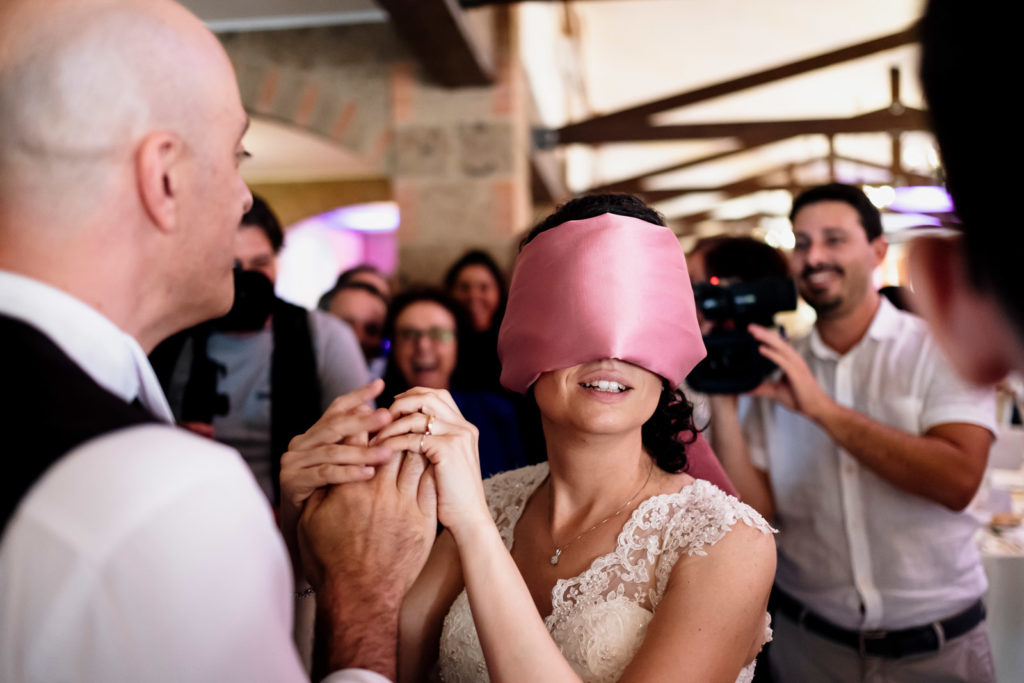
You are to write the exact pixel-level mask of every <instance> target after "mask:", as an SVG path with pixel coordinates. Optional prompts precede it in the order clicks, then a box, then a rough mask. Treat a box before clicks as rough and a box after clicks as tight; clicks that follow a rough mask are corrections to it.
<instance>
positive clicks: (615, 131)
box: [559, 107, 929, 144]
mask: <svg viewBox="0 0 1024 683" xmlns="http://www.w3.org/2000/svg"><path fill="white" fill-rule="evenodd" d="M928 129H929V127H928V119H927V116H926V114H925V113H924V112H923V111H921V110H920V109H913V108H910V107H906V108H899V109H898V110H896V111H894V110H893V109H891V108H888V109H881V110H878V111H874V112H871V113H869V114H864V115H862V116H855V117H851V118H835V119H803V120H799V119H798V120H791V121H738V122H734V123H688V124H679V125H668V126H650V125H647V124H643V123H637V122H625V123H622V124H617V125H615V126H607V127H604V128H602V129H601V130H600V131H595V130H589V131H584V132H582V133H580V134H579V135H578V136H574V137H573V138H572V139H562V138H560V139H559V142H560V143H569V142H574V143H588V144H599V143H600V144H605V143H612V142H644V141H668V140H707V139H713V138H740V139H741V140H743V139H754V140H760V139H762V138H766V137H775V138H787V137H796V136H798V135H815V134H818V135H841V134H845V133H892V132H903V131H911V130H928Z"/></svg>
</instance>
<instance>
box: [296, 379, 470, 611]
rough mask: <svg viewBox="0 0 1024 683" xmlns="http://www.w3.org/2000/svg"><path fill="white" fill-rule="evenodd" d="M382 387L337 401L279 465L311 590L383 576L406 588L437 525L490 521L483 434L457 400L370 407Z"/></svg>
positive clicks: (425, 396)
mask: <svg viewBox="0 0 1024 683" xmlns="http://www.w3.org/2000/svg"><path fill="white" fill-rule="evenodd" d="M382 389H383V383H382V382H380V380H377V381H376V382H372V383H370V384H368V385H366V386H365V387H362V388H361V389H358V390H356V391H354V392H351V393H349V394H346V395H344V396H341V397H339V398H338V399H337V400H336V401H335V402H334V403H333V404H332V405H331V407H330V408H328V410H327V412H325V413H324V415H323V417H321V418H320V420H318V421H317V423H316V424H314V425H313V426H312V427H311V428H310V429H309V430H308V431H307V432H306V433H305V434H302V435H300V436H297V437H296V438H295V439H293V440H292V442H291V443H290V444H289V450H288V452H287V453H286V454H285V455H284V456H283V457H282V459H281V499H282V511H281V522H282V530H283V532H284V535H285V539H286V541H288V545H289V550H290V552H291V553H292V557H293V562H294V563H295V567H296V572H297V574H305V576H306V578H307V579H309V581H310V583H312V584H313V586H314V587H319V586H320V585H322V583H323V581H325V580H327V579H329V578H332V577H335V578H337V579H338V580H339V581H350V582H351V581H356V580H358V578H359V577H360V576H364V577H365V576H377V577H380V578H384V577H383V576H382V574H386V575H388V576H389V577H400V582H401V583H402V584H403V588H402V590H403V591H404V589H407V588H408V586H409V585H410V584H411V582H412V580H413V579H414V578H415V576H416V575H417V574H418V572H419V570H420V569H421V568H422V565H423V563H424V562H425V560H426V556H427V554H428V552H429V548H430V545H431V543H432V541H433V538H434V534H435V531H436V525H437V521H438V520H440V521H441V523H442V524H444V525H445V526H448V527H452V526H459V525H462V524H465V523H466V522H467V521H473V520H479V519H481V518H482V517H486V519H487V520H488V521H489V520H490V515H489V513H488V512H487V506H486V503H485V502H484V497H483V489H482V485H481V482H480V465H479V455H478V451H477V430H476V428H475V427H474V426H473V425H471V424H469V423H468V422H467V421H466V420H465V418H463V416H462V414H461V413H460V412H459V410H458V407H457V406H456V405H455V402H454V400H453V399H452V398H451V395H450V394H448V392H447V391H442V390H436V389H424V388H415V389H412V390H410V391H407V392H405V393H404V394H401V395H399V396H398V397H396V399H395V402H394V403H393V404H392V406H391V407H390V408H388V409H383V408H379V409H377V410H372V409H370V408H369V407H368V406H367V405H366V403H367V402H368V401H370V400H371V399H373V398H375V397H376V396H377V395H379V394H380V392H381V390H382ZM428 423H429V429H428ZM296 527H297V531H296ZM364 580H365V579H364Z"/></svg>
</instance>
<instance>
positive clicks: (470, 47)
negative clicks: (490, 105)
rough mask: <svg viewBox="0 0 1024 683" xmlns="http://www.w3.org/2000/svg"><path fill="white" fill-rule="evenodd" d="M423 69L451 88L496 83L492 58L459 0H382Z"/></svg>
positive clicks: (382, 4) (396, 27) (398, 31)
mask: <svg viewBox="0 0 1024 683" xmlns="http://www.w3.org/2000/svg"><path fill="white" fill-rule="evenodd" d="M378 4H379V5H380V6H381V7H382V8H384V10H385V11H386V12H387V13H388V15H389V16H390V18H391V25H392V26H393V27H394V29H395V32H396V33H398V35H399V36H401V37H402V39H403V40H404V41H405V42H406V44H407V45H408V46H409V49H410V50H412V52H413V54H415V55H416V57H417V59H418V60H419V62H420V64H422V65H423V68H424V70H425V71H426V72H427V73H428V74H429V75H430V76H431V77H432V78H433V79H434V80H436V81H437V82H438V83H439V84H441V85H443V86H447V87H451V88H461V87H468V86H484V85H491V84H493V83H494V63H493V58H492V57H491V56H490V55H488V54H487V53H486V52H485V51H484V50H483V49H482V48H481V46H480V45H479V44H478V43H477V41H476V39H475V38H474V37H473V34H472V32H471V31H470V29H469V26H468V24H467V22H466V18H465V16H464V14H463V10H462V8H461V7H459V3H458V2H456V0H379V1H378Z"/></svg>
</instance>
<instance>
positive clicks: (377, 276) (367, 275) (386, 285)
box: [317, 263, 391, 310]
mask: <svg viewBox="0 0 1024 683" xmlns="http://www.w3.org/2000/svg"><path fill="white" fill-rule="evenodd" d="M352 282H362V283H364V284H367V285H369V286H371V287H373V288H374V289H376V290H377V291H378V292H380V293H381V294H382V295H383V296H384V298H385V299H390V298H391V282H390V281H389V280H388V276H387V275H385V274H384V272H383V271H381V269H380V268H378V267H377V266H375V265H372V264H369V263H360V264H359V265H357V266H352V267H351V268H349V269H348V270H345V271H342V273H341V275H339V276H338V279H337V281H336V282H335V283H334V286H333V287H331V288H330V289H328V290H327V291H326V292H324V293H323V295H322V296H321V297H320V301H319V302H318V303H317V307H318V308H320V309H321V310H327V309H326V308H325V306H326V305H327V303H326V302H328V301H330V300H331V298H332V297H333V296H334V294H335V292H337V291H338V289H339V288H340V287H342V286H344V285H347V284H350V283H352Z"/></svg>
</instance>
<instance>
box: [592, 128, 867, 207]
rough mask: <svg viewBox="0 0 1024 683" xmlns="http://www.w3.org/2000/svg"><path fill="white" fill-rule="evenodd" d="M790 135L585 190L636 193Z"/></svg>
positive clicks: (750, 141) (747, 141)
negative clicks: (649, 183)
mask: <svg viewBox="0 0 1024 683" xmlns="http://www.w3.org/2000/svg"><path fill="white" fill-rule="evenodd" d="M870 115H871V114H861V115H858V116H855V117H854V119H860V118H862V117H864V116H870ZM790 137H792V136H790V135H777V134H776V135H766V136H764V137H751V138H747V139H745V140H743V141H742V142H743V146H741V147H738V148H736V149H730V150H726V151H724V152H715V153H714V154H708V155H706V156H702V157H698V158H696V159H688V160H686V161H681V162H679V163H676V164H672V165H670V166H663V167H660V168H655V169H652V170H650V171H644V172H643V173H641V174H639V175H635V176H632V177H630V178H623V179H622V180H615V181H612V182H610V183H605V184H603V185H598V186H596V187H592V188H590V189H589V190H587V192H630V193H637V192H643V190H644V187H643V181H644V180H646V179H648V178H651V177H653V176H658V175H661V174H663V173H672V172H674V171H682V170H683V169H686V168H690V167H692V166H699V165H701V164H706V163H710V162H712V161H720V160H722V159H727V158H729V157H731V156H733V155H735V154H743V153H744V152H750V151H752V150H755V149H757V148H759V147H765V146H767V145H773V144H775V143H776V142H782V141H783V140H788V139H789V138H790Z"/></svg>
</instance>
